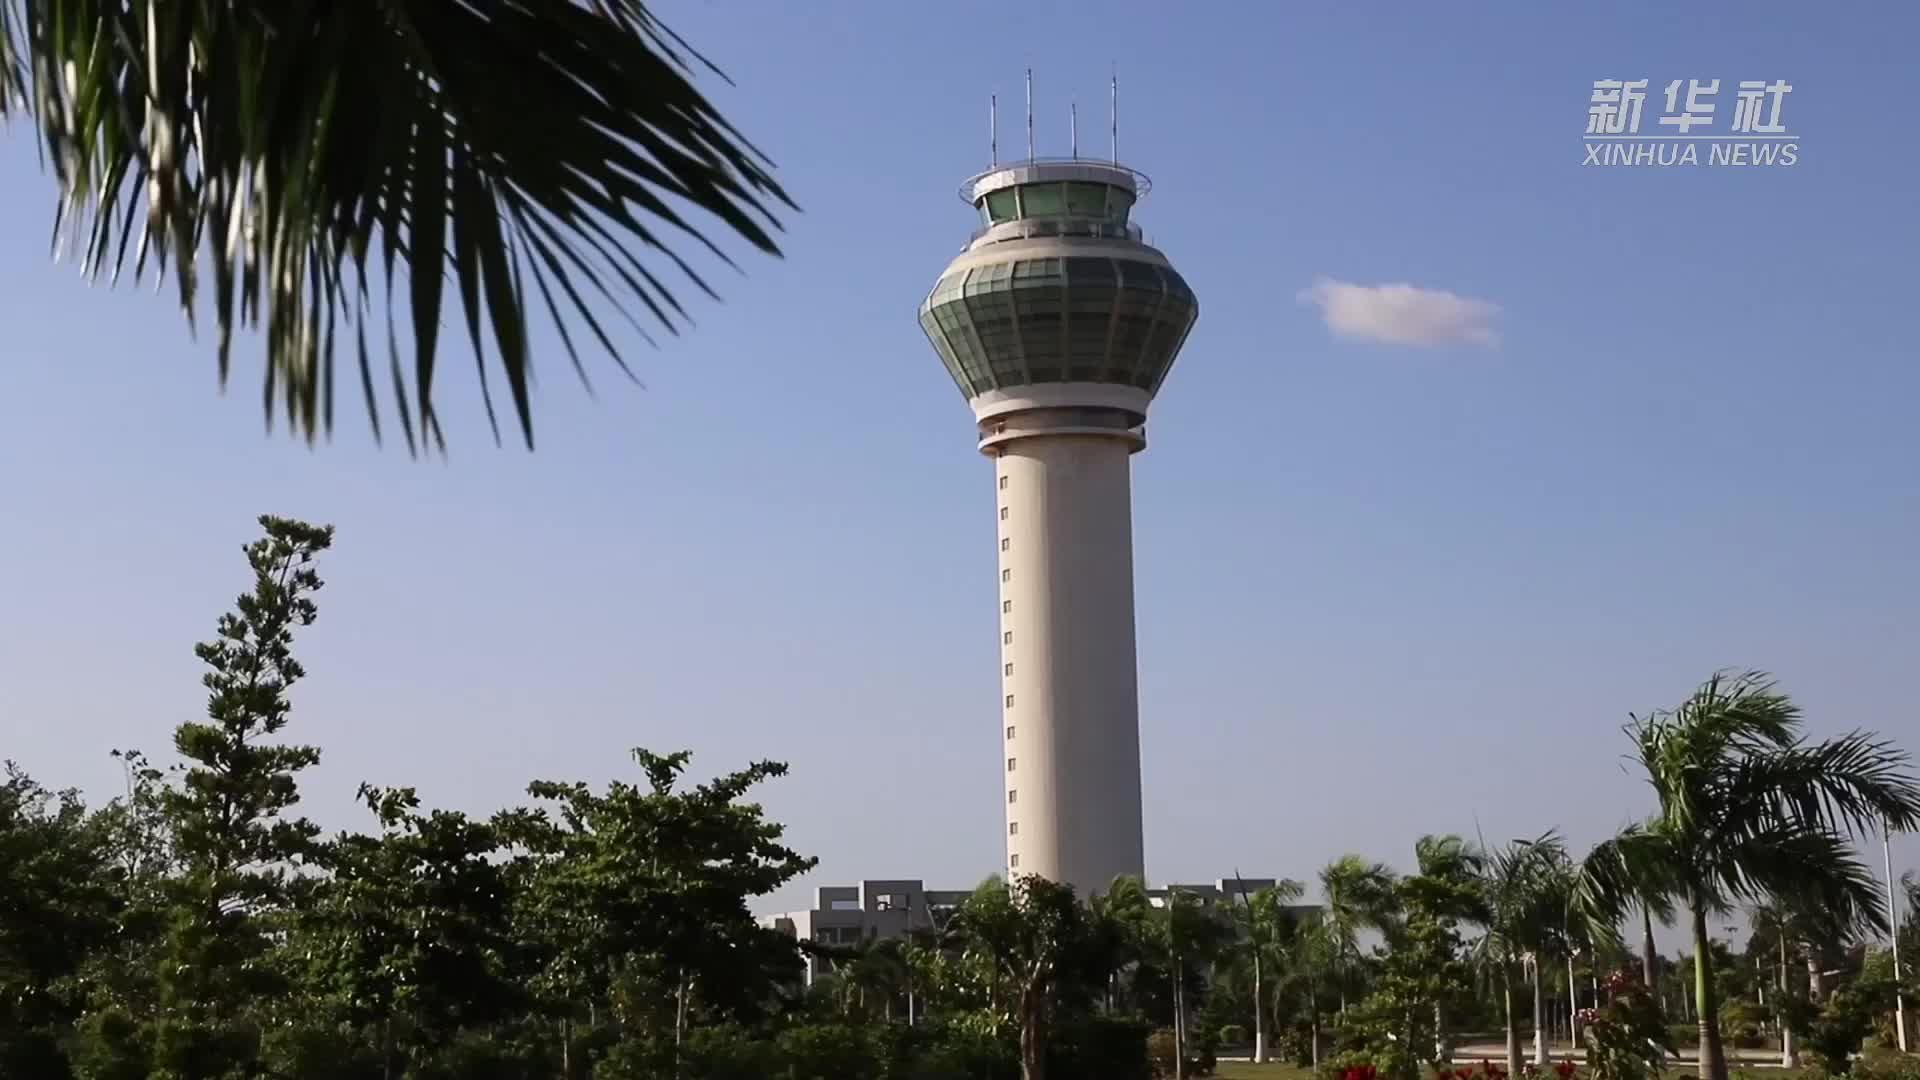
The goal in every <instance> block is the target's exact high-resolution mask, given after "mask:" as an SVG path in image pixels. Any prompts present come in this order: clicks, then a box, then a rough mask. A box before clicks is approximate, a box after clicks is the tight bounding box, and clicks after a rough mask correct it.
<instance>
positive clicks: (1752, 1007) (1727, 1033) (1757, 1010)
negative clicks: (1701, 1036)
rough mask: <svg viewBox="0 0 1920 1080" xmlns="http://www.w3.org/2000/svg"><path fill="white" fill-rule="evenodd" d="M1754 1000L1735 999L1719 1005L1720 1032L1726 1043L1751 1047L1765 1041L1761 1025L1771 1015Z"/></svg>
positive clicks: (1762, 1043) (1760, 1044)
mask: <svg viewBox="0 0 1920 1080" xmlns="http://www.w3.org/2000/svg"><path fill="white" fill-rule="evenodd" d="M1771 1015H1772V1014H1771V1011H1770V1010H1768V1009H1763V1008H1761V1007H1760V1006H1759V1004H1757V1003H1756V1002H1752V1001H1744V1000H1735V1001H1728V1002H1727V1003H1726V1004H1724V1005H1722V1006H1720V1032H1721V1035H1722V1036H1723V1037H1724V1038H1725V1039H1726V1040H1727V1042H1728V1043H1730V1044H1732V1045H1734V1046H1738V1047H1742V1048H1746V1049H1752V1048H1755V1047H1759V1046H1762V1045H1764V1044H1765V1043H1766V1037H1765V1035H1763V1034H1762V1032H1761V1027H1762V1025H1764V1024H1765V1023H1766V1022H1767V1020H1768V1019H1769V1018H1770V1016H1771Z"/></svg>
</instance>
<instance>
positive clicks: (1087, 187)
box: [1067, 183, 1107, 217]
mask: <svg viewBox="0 0 1920 1080" xmlns="http://www.w3.org/2000/svg"><path fill="white" fill-rule="evenodd" d="M1067 213H1069V214H1072V215H1073V216H1074V217H1105V216H1106V213H1107V185H1105V184H1077V183H1076V184H1068V185H1067Z"/></svg>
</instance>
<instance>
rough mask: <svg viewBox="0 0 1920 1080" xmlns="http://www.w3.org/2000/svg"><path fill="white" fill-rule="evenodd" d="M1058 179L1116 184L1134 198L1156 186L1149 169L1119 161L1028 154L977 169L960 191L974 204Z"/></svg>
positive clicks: (966, 200)
mask: <svg viewBox="0 0 1920 1080" xmlns="http://www.w3.org/2000/svg"><path fill="white" fill-rule="evenodd" d="M1058 180H1080V181H1085V182H1088V183H1094V184H1105V185H1107V186H1108V187H1117V188H1120V189H1122V190H1124V191H1127V192H1130V193H1132V195H1133V197H1134V199H1135V201H1138V200H1140V199H1144V198H1146V197H1147V192H1149V191H1152V190H1153V181H1152V179H1150V178H1149V177H1148V176H1147V174H1146V173H1143V172H1141V171H1140V170H1138V169H1133V168H1129V167H1127V166H1125V165H1122V164H1120V163H1119V162H1115V161H1096V160H1093V159H1091V158H1028V159H1025V160H1022V161H1013V162H1008V163H1007V164H1005V165H996V166H994V167H993V168H991V169H988V170H986V171H985V172H980V173H975V174H974V175H972V176H970V177H968V178H967V180H966V182H965V183H963V184H961V185H960V192H959V194H960V199H961V201H963V202H965V203H967V204H968V205H972V204H974V203H977V202H979V201H980V200H981V199H984V198H986V197H987V196H988V195H990V194H992V193H993V192H996V191H1001V190H1004V189H1006V188H1010V187H1020V186H1021V185H1024V184H1046V183H1052V182H1054V181H1058Z"/></svg>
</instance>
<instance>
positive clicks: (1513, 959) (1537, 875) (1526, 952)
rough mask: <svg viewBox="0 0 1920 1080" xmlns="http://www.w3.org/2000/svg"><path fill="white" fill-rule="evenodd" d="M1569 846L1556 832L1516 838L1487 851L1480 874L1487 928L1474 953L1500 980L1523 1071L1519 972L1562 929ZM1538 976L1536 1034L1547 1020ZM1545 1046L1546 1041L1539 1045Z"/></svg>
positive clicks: (1511, 1044) (1516, 1064) (1513, 1071)
mask: <svg viewBox="0 0 1920 1080" xmlns="http://www.w3.org/2000/svg"><path fill="white" fill-rule="evenodd" d="M1565 862H1566V848H1565V846H1564V845H1563V844H1562V843H1561V841H1560V837H1559V835H1558V834H1557V833H1553V832H1548V833H1546V834H1544V835H1542V836H1540V837H1539V838H1538V839H1534V840H1516V841H1514V842H1513V843H1510V844H1508V845H1507V846H1506V847H1504V848H1501V849H1500V850H1498V851H1496V852H1493V853H1491V854H1490V855H1488V856H1487V857H1486V861H1485V863H1484V869H1483V870H1482V876H1481V895H1482V905H1483V906H1482V909H1481V910H1482V917H1483V918H1484V919H1485V922H1484V923H1483V926H1484V929H1485V933H1483V934H1482V935H1481V937H1480V940H1479V942H1478V943H1477V944H1476V945H1475V947H1474V952H1475V959H1476V960H1477V961H1478V962H1479V966H1480V968H1481V970H1482V971H1484V972H1486V973H1488V974H1489V975H1490V976H1491V977H1492V978H1493V980H1494V982H1495V984H1496V985H1497V986H1498V988H1499V991H1500V1000H1501V1005H1502V1008H1503V1009H1504V1011H1505V1015H1506V1034H1507V1072H1508V1074H1509V1075H1513V1076H1518V1075H1520V1071H1521V1062H1520V1029H1519V1027H1518V1025H1517V1024H1516V1023H1515V1021H1514V1011H1513V983H1514V977H1515V975H1516V973H1517V972H1518V970H1519V969H1520V967H1521V966H1522V964H1523V963H1524V962H1525V960H1526V958H1527V957H1529V956H1532V957H1536V958H1537V957H1540V956H1542V955H1545V954H1546V953H1547V951H1548V948H1549V944H1550V942H1551V941H1552V940H1553V939H1554V937H1555V936H1556V935H1557V934H1558V933H1559V932H1560V927H1561V926H1562V925H1563V920H1564V917H1565V912H1566V892H1565V888H1566V886H1565V883H1564V876H1563V872H1562V870H1561V869H1560V868H1561V867H1562V866H1563V865H1564V864H1565ZM1540 994H1541V990H1540V979H1539V976H1538V975H1536V976H1535V980H1534V1025H1535V1038H1536V1040H1537V1039H1538V1038H1539V1037H1540V1036H1539V1025H1540V1023H1541V1020H1542V1008H1541V997H1540ZM1537 1050H1538V1051H1539V1052H1544V1047H1538V1048H1537Z"/></svg>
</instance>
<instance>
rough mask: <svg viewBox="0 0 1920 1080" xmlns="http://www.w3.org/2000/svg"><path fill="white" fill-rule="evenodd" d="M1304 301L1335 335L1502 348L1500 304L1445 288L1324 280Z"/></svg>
mask: <svg viewBox="0 0 1920 1080" xmlns="http://www.w3.org/2000/svg"><path fill="white" fill-rule="evenodd" d="M1299 300H1300V302H1301V303H1303V304H1312V305H1313V306H1315V307H1317V308H1319V309H1320V314H1321V316H1322V317H1323V318H1325V319H1326V321H1327V329H1328V330H1331V331H1333V333H1334V336H1336V337H1342V338H1350V339H1352V340H1354V341H1379V342H1385V343H1387V344H1389V345H1479V346H1483V347H1485V348H1489V349H1492V348H1498V347H1499V345H1500V334H1499V332H1498V331H1496V330H1495V329H1494V328H1493V326H1492V323H1493V320H1494V318H1495V317H1496V316H1498V315H1499V314H1500V305H1498V304H1494V303H1491V302H1489V301H1486V300H1475V299H1474V298H1472V297H1470V296H1461V295H1459V294H1458V293H1450V292H1447V291H1446V290H1444V289H1422V288H1419V287H1418V286H1414V285H1407V284H1397V285H1355V284H1353V283H1352V282H1347V281H1335V280H1333V279H1332V278H1321V279H1320V280H1318V281H1316V282H1314V283H1313V287H1312V288H1310V289H1302V290H1300V295H1299Z"/></svg>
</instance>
